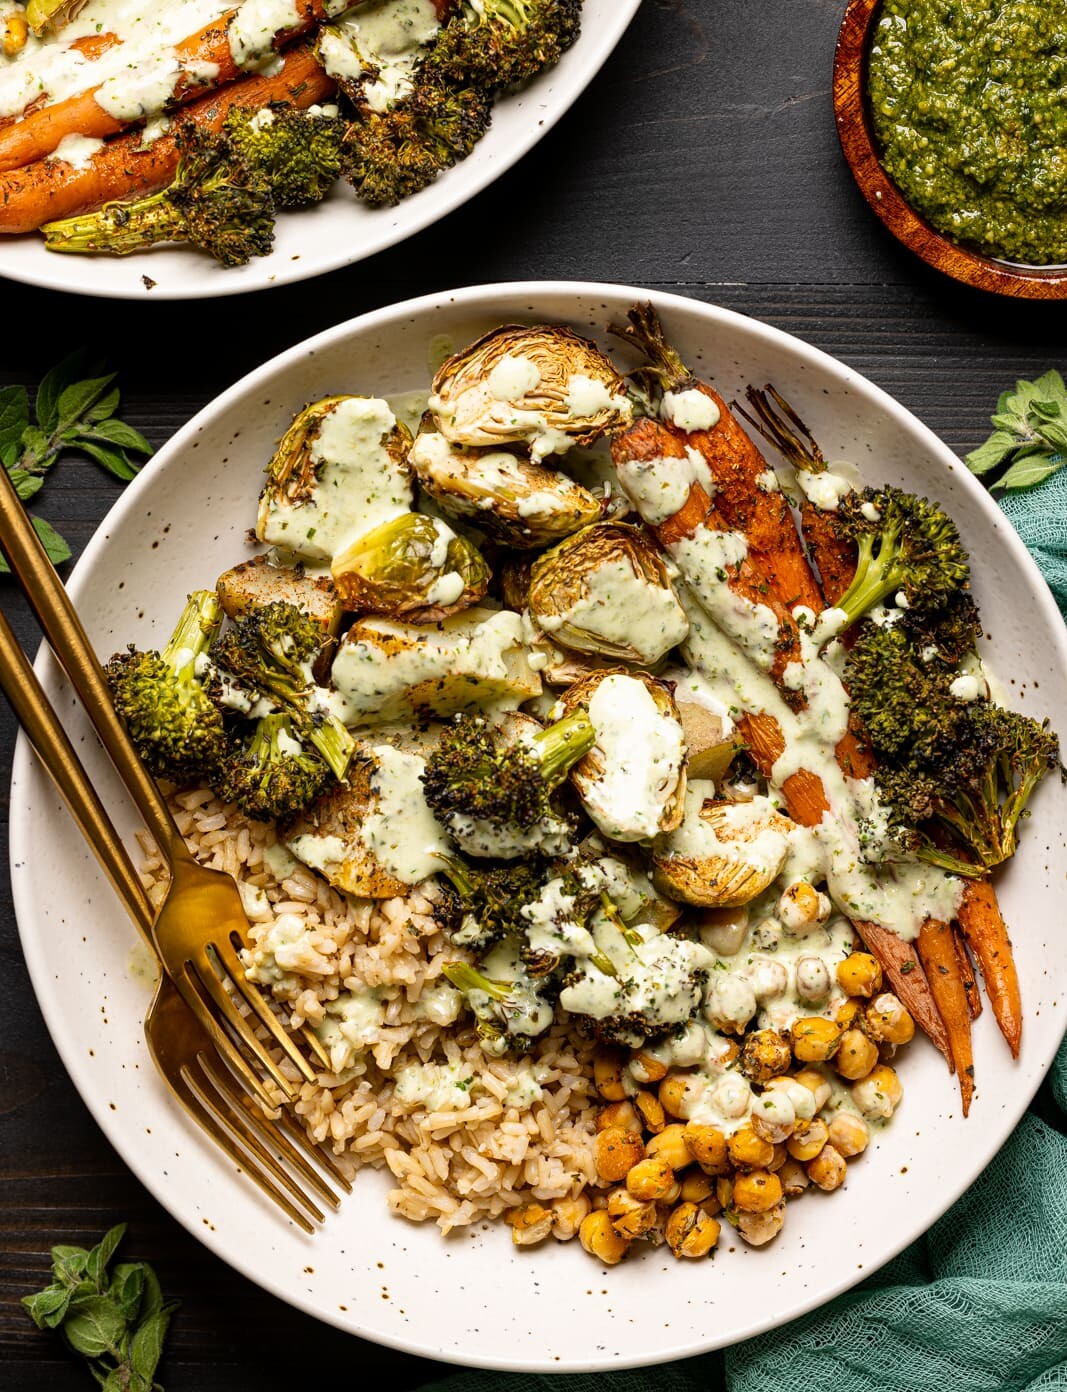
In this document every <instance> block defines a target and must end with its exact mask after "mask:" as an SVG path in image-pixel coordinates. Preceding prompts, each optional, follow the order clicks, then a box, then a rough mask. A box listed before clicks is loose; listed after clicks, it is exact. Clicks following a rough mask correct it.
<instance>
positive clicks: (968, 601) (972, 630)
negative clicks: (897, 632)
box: [900, 590, 982, 667]
mask: <svg viewBox="0 0 1067 1392" xmlns="http://www.w3.org/2000/svg"><path fill="white" fill-rule="evenodd" d="M900 627H901V629H902V630H903V632H904V633H906V634H907V635H908V638H909V639H910V640H911V642H912V644H913V645H914V647H915V648H916V650H917V651H918V652H920V653H922V654H923V655H924V656H926V655H928V654H931V653H932V654H935V655H936V656H937V657H939V658H940V659H941V661H942V662H946V663H948V665H949V666H950V667H954V666H955V665H956V664H957V663H958V662H961V661H962V660H963V658H965V657H966V656H967V655H968V654H969V653H973V652H974V651H975V649H976V648H977V647H978V640H979V638H981V636H982V623H981V618H980V617H979V614H978V605H977V604H975V602H974V597H973V596H972V594H971V592H970V590H954V591H953V593H952V594H951V595H949V596H948V598H947V600H946V601H945V603H944V604H943V605H941V606H939V607H938V608H936V609H904V610H901V615H900Z"/></svg>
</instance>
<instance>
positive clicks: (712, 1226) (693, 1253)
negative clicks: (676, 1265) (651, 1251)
mask: <svg viewBox="0 0 1067 1392" xmlns="http://www.w3.org/2000/svg"><path fill="white" fill-rule="evenodd" d="M718 1240H719V1224H718V1223H717V1222H716V1221H715V1219H714V1218H712V1217H711V1216H710V1215H709V1214H707V1213H705V1212H704V1211H703V1210H702V1209H700V1208H698V1207H697V1205H696V1204H690V1203H683V1204H679V1205H678V1207H677V1208H676V1209H674V1210H673V1212H672V1213H671V1216H670V1217H669V1218H668V1219H667V1246H668V1247H669V1248H670V1249H671V1251H672V1252H673V1253H674V1255H675V1256H676V1257H693V1258H696V1257H706V1256H707V1255H708V1253H709V1252H710V1251H711V1250H712V1249H713V1248H714V1246H715V1244H716V1243H717V1242H718Z"/></svg>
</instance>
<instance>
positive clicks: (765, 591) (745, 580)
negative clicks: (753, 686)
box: [611, 417, 801, 704]
mask: <svg viewBox="0 0 1067 1392" xmlns="http://www.w3.org/2000/svg"><path fill="white" fill-rule="evenodd" d="M690 438H691V437H690V436H688V435H687V434H685V433H684V432H682V431H680V430H677V429H675V428H673V427H672V426H669V425H666V424H664V423H663V422H661V421H655V420H652V419H651V418H649V417H645V418H643V419H642V420H639V421H637V422H636V423H635V424H634V425H632V426H630V428H629V429H628V430H625V431H623V433H622V434H621V435H618V436H616V438H615V439H614V440H613V441H612V446H611V455H612V459H613V460H614V462H615V466H616V468H617V469H618V470H619V472H620V477H621V478H622V479H623V483H624V486H625V481H626V477H627V475H629V476H630V477H631V478H635V477H639V476H640V474H641V473H642V472H645V473H652V472H653V471H654V470H655V469H656V468H657V467H658V466H659V465H660V463H661V461H663V460H665V459H676V460H678V461H679V463H680V464H682V465H683V466H685V467H686V468H688V469H692V465H691V463H690V461H689V456H688V452H687V451H688V448H689V444H688V442H689V439H690ZM654 507H655V504H653V509H654ZM653 509H650V508H649V507H648V505H647V504H645V510H646V512H647V514H648V518H649V520H650V523H651V525H652V530H653V531H654V532H655V533H656V537H657V539H658V541H659V542H660V544H661V545H662V546H664V547H666V548H668V550H671V553H672V555H673V557H674V561H675V564H676V565H677V566H678V568H679V569H680V570H681V572H682V574H683V576H685V578H686V579H687V581H688V583H689V584H690V586H691V588H692V590H693V593H694V594H695V595H696V598H697V600H698V601H699V602H700V603H701V604H704V605H705V607H708V609H709V613H710V612H712V607H711V606H710V605H709V603H708V601H709V598H710V597H711V596H710V594H709V590H708V577H707V565H706V558H704V557H701V558H700V561H701V564H700V565H699V566H698V567H696V569H697V570H699V574H698V573H695V571H694V572H693V573H689V574H687V558H686V556H685V554H684V553H682V552H680V551H678V550H677V549H673V548H677V547H678V546H679V544H680V543H682V542H684V541H688V540H690V539H693V538H699V537H700V536H701V534H702V533H704V534H708V535H709V537H710V536H716V535H717V536H723V537H729V536H731V535H732V532H733V529H732V528H731V527H730V526H729V524H728V523H727V522H726V520H725V518H724V517H723V515H722V513H721V512H720V511H719V508H718V504H717V503H716V502H715V501H713V500H712V499H711V498H710V497H709V496H708V494H707V492H706V491H705V490H704V488H703V486H702V485H701V484H700V483H699V482H694V483H692V484H691V485H690V488H689V492H688V495H687V497H686V498H685V501H684V502H683V503H682V505H681V506H680V507H679V508H678V509H676V510H675V512H673V513H672V514H671V515H670V516H669V517H667V518H665V519H662V520H659V521H657V520H656V519H657V513H656V511H654V510H653ZM728 550H729V548H726V552H728ZM726 552H724V556H725V554H726ZM713 583H714V584H716V585H721V586H722V587H723V589H724V590H727V591H729V595H730V596H732V601H731V602H730V603H726V604H723V605H719V606H715V612H714V613H713V614H712V617H713V618H714V619H715V622H716V623H717V624H718V626H719V627H720V628H721V629H722V630H723V632H724V633H726V634H727V636H728V637H730V638H732V639H733V640H734V641H735V642H736V643H737V644H738V646H739V647H740V648H741V650H742V651H743V652H744V651H746V639H747V638H748V637H749V634H750V631H751V620H750V617H749V616H750V615H751V613H752V612H754V609H755V607H756V606H758V607H759V608H760V609H762V610H764V611H770V614H771V615H772V616H773V618H774V620H775V622H776V624H777V637H776V639H775V643H774V651H773V655H772V657H771V661H770V665H769V667H768V669H767V670H768V674H769V675H770V676H771V678H772V679H773V680H774V681H775V682H777V683H778V684H779V686H780V688H781V691H782V697H783V699H784V700H786V701H787V702H789V703H790V704H795V703H796V702H797V700H798V693H797V692H796V691H795V690H794V689H792V688H790V687H787V686H786V685H785V683H784V681H783V674H784V672H785V669H786V668H787V667H788V666H789V664H790V663H791V662H798V661H799V660H800V657H801V651H800V630H799V629H798V627H797V621H796V619H795V618H794V617H793V615H792V613H791V612H790V610H789V608H788V607H787V606H786V605H785V604H783V603H782V601H781V600H780V599H779V598H778V597H777V596H776V595H775V594H774V593H772V591H771V587H770V585H769V584H768V581H767V578H766V574H765V572H764V571H763V570H762V569H761V568H760V566H759V565H758V564H757V563H756V561H755V560H754V559H753V557H752V556H750V555H749V554H747V553H745V554H742V555H741V556H740V557H739V559H737V560H736V561H734V560H728V559H725V558H724V559H723V560H722V562H721V563H720V564H719V565H718V579H717V580H713ZM736 601H740V605H738V604H737V603H736ZM748 655H749V657H750V658H751V659H752V660H753V661H755V660H756V659H755V656H754V655H753V654H752V653H749V654H748ZM757 665H758V663H757Z"/></svg>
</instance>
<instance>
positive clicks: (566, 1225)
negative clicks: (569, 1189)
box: [552, 1194, 592, 1242]
mask: <svg viewBox="0 0 1067 1392" xmlns="http://www.w3.org/2000/svg"><path fill="white" fill-rule="evenodd" d="M591 1207H592V1205H591V1204H590V1202H589V1196H588V1195H587V1194H578V1195H577V1196H576V1197H575V1198H573V1199H557V1200H556V1202H555V1203H554V1204H553V1205H552V1236H553V1237H555V1238H558V1239H559V1241H560V1242H569V1241H570V1240H571V1238H572V1237H577V1236H578V1229H579V1228H580V1227H581V1225H582V1222H583V1220H584V1219H585V1218H586V1217H587V1216H588V1214H589V1210H590V1208H591Z"/></svg>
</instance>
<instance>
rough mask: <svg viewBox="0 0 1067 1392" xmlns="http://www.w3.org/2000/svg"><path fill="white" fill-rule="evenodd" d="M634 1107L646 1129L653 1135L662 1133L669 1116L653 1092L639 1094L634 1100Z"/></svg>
mask: <svg viewBox="0 0 1067 1392" xmlns="http://www.w3.org/2000/svg"><path fill="white" fill-rule="evenodd" d="M634 1106H635V1107H636V1108H637V1114H638V1116H640V1118H641V1120H642V1122H643V1123H644V1126H645V1129H646V1130H647V1131H651V1132H652V1133H653V1135H655V1134H657V1133H658V1132H660V1131H662V1130H663V1128H664V1126H666V1124H667V1115H666V1113H665V1112H664V1110H663V1103H662V1102H661V1101H660V1100H659V1098H658V1097H655V1096H653V1094H652V1093H651V1092H639V1093H638V1094H637V1096H636V1097H635V1098H634Z"/></svg>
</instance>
